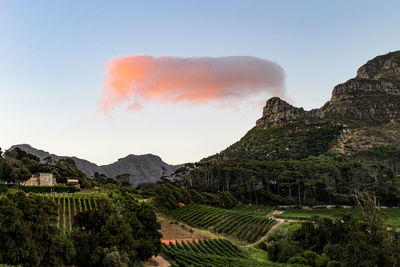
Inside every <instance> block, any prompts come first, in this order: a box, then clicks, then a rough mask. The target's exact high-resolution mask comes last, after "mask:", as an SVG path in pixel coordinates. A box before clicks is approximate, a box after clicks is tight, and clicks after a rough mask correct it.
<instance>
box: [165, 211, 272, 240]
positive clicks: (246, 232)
mask: <svg viewBox="0 0 400 267" xmlns="http://www.w3.org/2000/svg"><path fill="white" fill-rule="evenodd" d="M265 214H266V213H264V216H262V215H259V214H257V213H255V212H252V211H251V209H250V210H247V211H246V210H241V209H240V208H239V209H230V210H229V209H222V208H215V207H211V206H204V205H198V204H188V205H186V206H184V207H182V208H178V209H175V210H173V211H171V212H170V213H169V215H170V216H172V217H174V218H176V219H177V220H180V221H182V222H185V223H187V224H189V225H191V226H194V227H198V228H204V229H209V230H211V231H213V232H216V233H221V234H225V235H227V236H230V237H232V238H235V239H237V240H240V241H246V242H248V243H253V242H256V241H257V240H259V239H260V238H261V237H263V236H264V235H265V234H266V233H267V232H268V231H269V229H270V228H271V227H272V226H273V225H274V223H275V221H274V220H272V219H270V218H266V217H265Z"/></svg>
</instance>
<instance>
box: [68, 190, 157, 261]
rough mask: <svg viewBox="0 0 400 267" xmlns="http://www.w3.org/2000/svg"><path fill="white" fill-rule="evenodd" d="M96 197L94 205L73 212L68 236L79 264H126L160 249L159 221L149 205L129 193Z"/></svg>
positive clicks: (147, 256) (146, 256) (155, 252)
mask: <svg viewBox="0 0 400 267" xmlns="http://www.w3.org/2000/svg"><path fill="white" fill-rule="evenodd" d="M114 200H115V204H114V203H113V202H111V201H107V200H103V199H97V201H96V209H95V210H89V211H83V212H80V213H78V215H77V216H75V223H74V229H73V232H72V238H73V240H74V244H75V248H76V249H77V251H79V253H78V254H77V257H76V260H75V263H76V264H78V265H81V266H112V264H114V263H115V264H117V265H116V266H126V265H125V264H127V263H128V262H127V259H129V264H133V263H134V262H136V261H139V260H144V259H148V258H149V257H151V256H152V255H154V254H157V253H158V252H159V250H160V249H161V242H160V238H161V234H160V233H159V232H158V230H159V229H160V225H159V223H158V222H157V217H156V215H155V213H154V211H153V209H152V208H150V207H149V206H147V205H145V204H139V203H138V202H137V201H136V200H135V199H133V198H132V197H131V196H129V195H125V196H124V197H123V198H122V199H114Z"/></svg>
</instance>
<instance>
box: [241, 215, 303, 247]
mask: <svg viewBox="0 0 400 267" xmlns="http://www.w3.org/2000/svg"><path fill="white" fill-rule="evenodd" d="M283 212H284V211H282V210H273V211H271V212H270V213H268V214H267V215H266V217H268V218H271V219H274V220H275V221H276V223H275V224H274V225H273V226H272V227H271V228H270V229H269V231H268V232H267V233H266V234H265V235H264V236H263V237H261V238H260V239H259V240H258V241H257V242H255V243H252V244H248V245H246V246H244V247H252V246H256V245H258V244H260V243H261V242H263V241H264V240H265V239H266V238H267V237H268V236H269V234H270V233H271V232H272V231H273V230H274V229H276V228H277V227H278V226H279V225H281V224H282V223H284V222H300V220H288V219H281V218H276V217H275V215H279V214H282V213H283Z"/></svg>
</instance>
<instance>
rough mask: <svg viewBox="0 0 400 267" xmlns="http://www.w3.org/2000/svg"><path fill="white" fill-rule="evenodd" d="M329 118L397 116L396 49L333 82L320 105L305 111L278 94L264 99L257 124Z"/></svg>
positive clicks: (399, 68)
mask: <svg viewBox="0 0 400 267" xmlns="http://www.w3.org/2000/svg"><path fill="white" fill-rule="evenodd" d="M321 118H325V119H333V120H336V121H342V122H344V123H352V122H354V121H363V122H365V123H370V124H382V123H387V122H390V121H393V120H398V119H399V118H400V51H397V52H393V53H389V54H387V55H383V56H378V57H376V58H374V59H372V60H370V61H368V62H367V63H366V64H364V65H363V66H362V67H360V68H359V69H358V71H357V76H356V77H355V78H354V79H351V80H348V81H347V82H345V83H342V84H339V85H337V86H335V88H334V89H333V92H332V97H331V99H330V100H329V101H328V102H327V103H326V104H325V105H324V106H323V107H321V108H319V109H314V110H311V111H305V110H304V109H303V108H297V107H293V106H292V105H290V104H288V103H287V102H285V101H283V100H281V99H279V98H278V97H274V98H271V99H269V100H268V101H267V103H266V106H265V107H264V110H263V116H262V118H261V119H259V120H258V121H257V124H256V125H257V126H259V127H263V128H268V127H273V126H278V125H281V124H282V123H285V122H288V121H293V120H299V119H321Z"/></svg>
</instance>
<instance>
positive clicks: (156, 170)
mask: <svg viewBox="0 0 400 267" xmlns="http://www.w3.org/2000/svg"><path fill="white" fill-rule="evenodd" d="M16 147H19V148H20V149H22V150H24V151H25V152H27V153H30V154H32V155H35V156H37V157H38V158H39V159H40V160H42V161H43V159H44V158H46V157H51V158H52V159H53V160H56V161H57V160H59V159H65V158H70V159H72V160H73V161H74V162H75V164H76V167H77V168H78V169H79V170H81V171H83V172H84V173H85V174H86V175H87V176H88V177H91V176H93V175H94V173H95V172H97V173H99V174H104V175H106V176H107V177H111V178H114V177H116V176H117V175H119V174H130V177H129V179H130V182H131V183H132V184H133V185H137V184H139V183H142V182H155V181H157V180H158V179H160V177H161V176H162V174H163V168H164V169H165V174H167V175H170V174H172V173H173V172H174V171H175V170H176V169H177V168H179V167H180V166H181V165H169V164H167V163H165V162H164V161H162V159H161V158H160V157H159V156H156V155H152V154H145V155H132V154H131V155H128V156H126V157H124V158H121V159H118V160H117V161H116V162H114V163H111V164H108V165H101V166H98V165H97V164H95V163H93V162H90V161H88V160H85V159H80V158H77V157H67V156H58V155H55V154H51V153H49V152H46V151H43V150H40V149H36V148H34V147H32V146H30V145H28V144H20V145H13V146H12V147H10V149H9V150H13V149H14V148H16Z"/></svg>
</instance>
